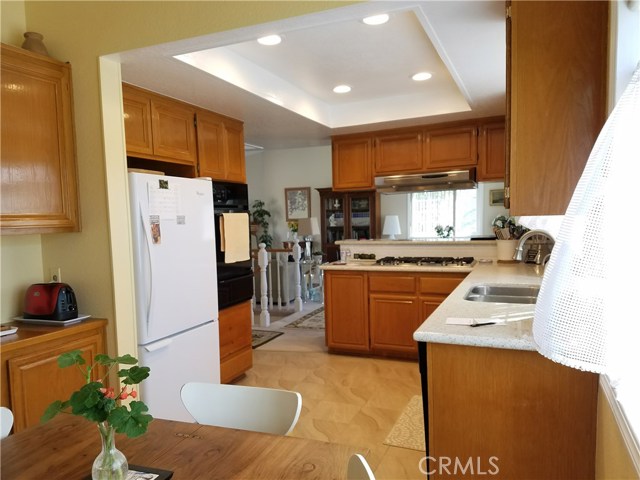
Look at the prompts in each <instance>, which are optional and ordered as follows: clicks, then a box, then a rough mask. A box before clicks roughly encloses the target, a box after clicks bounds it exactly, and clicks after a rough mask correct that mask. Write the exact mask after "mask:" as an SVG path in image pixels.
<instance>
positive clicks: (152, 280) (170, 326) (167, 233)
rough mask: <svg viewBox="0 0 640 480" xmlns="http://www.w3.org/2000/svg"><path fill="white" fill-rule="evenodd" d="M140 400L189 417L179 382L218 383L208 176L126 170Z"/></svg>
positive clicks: (166, 413) (162, 412) (158, 411)
mask: <svg viewBox="0 0 640 480" xmlns="http://www.w3.org/2000/svg"><path fill="white" fill-rule="evenodd" d="M129 199H130V203H131V205H130V206H131V223H132V229H131V230H132V236H133V257H134V258H133V260H134V275H135V299H136V324H137V343H138V361H139V365H142V366H147V367H149V368H150V369H151V373H150V376H149V378H147V379H146V380H145V381H144V382H142V383H141V384H140V396H141V399H142V400H143V401H144V402H145V403H146V404H147V405H148V407H149V413H150V414H151V415H153V416H154V417H157V418H165V419H170V420H181V421H188V422H193V421H194V419H193V417H192V416H191V415H189V413H188V412H187V411H186V409H185V408H184V406H183V405H182V401H181V400H180V388H181V387H182V385H184V384H185V383H186V382H190V381H200V382H212V383H220V354H219V352H220V345H219V343H220V342H219V333H218V288H217V276H216V245H215V228H214V223H213V222H214V212H213V194H212V187H211V181H210V180H205V179H192V178H179V177H168V176H159V175H153V174H145V173H129Z"/></svg>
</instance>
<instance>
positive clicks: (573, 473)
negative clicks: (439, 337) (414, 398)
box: [421, 343, 598, 480]
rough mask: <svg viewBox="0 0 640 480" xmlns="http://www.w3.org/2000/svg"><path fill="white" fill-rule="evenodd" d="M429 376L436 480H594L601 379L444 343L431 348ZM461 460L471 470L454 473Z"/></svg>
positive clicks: (533, 357) (542, 361) (510, 353)
mask: <svg viewBox="0 0 640 480" xmlns="http://www.w3.org/2000/svg"><path fill="white" fill-rule="evenodd" d="M423 367H424V366H423V365H421V370H423ZM426 374H427V397H428V403H427V410H428V415H427V418H428V422H426V423H427V425H428V428H427V431H428V449H427V450H428V458H429V469H428V470H429V471H430V472H431V475H430V478H432V479H439V478H463V477H464V478H496V479H511V478H514V479H515V478H526V479H528V480H536V479H540V480H543V479H544V480H552V479H558V480H561V479H562V480H570V479H576V480H578V479H580V480H582V479H589V478H591V479H593V478H594V476H595V446H596V404H597V394H598V375H596V374H593V373H589V372H583V371H580V370H576V369H573V368H569V367H565V366H563V365H560V364H558V363H554V362H552V361H551V360H548V359H546V358H545V357H543V356H541V355H540V354H539V353H537V352H533V351H524V350H508V349H499V348H488V347H471V346H464V345H450V344H438V343H427V344H426ZM423 381H424V377H423ZM456 459H458V460H459V462H460V464H461V465H462V466H465V465H467V462H468V461H469V459H471V463H472V467H471V469H470V470H467V471H466V473H465V474H464V475H463V474H462V472H461V470H459V469H458V470H457V471H454V465H455V463H456ZM445 465H448V467H447V468H444V466H445Z"/></svg>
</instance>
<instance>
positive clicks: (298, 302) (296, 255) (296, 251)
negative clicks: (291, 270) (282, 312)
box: [293, 242, 303, 312]
mask: <svg viewBox="0 0 640 480" xmlns="http://www.w3.org/2000/svg"><path fill="white" fill-rule="evenodd" d="M301 254H302V248H300V244H299V243H298V242H295V243H294V245H293V259H294V260H295V262H296V269H295V288H296V299H295V300H294V302H293V305H294V308H295V310H296V311H298V312H301V311H302V308H303V304H302V297H301V296H300V294H301V290H300V273H301V272H300V256H301Z"/></svg>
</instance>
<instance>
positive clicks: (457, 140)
mask: <svg viewBox="0 0 640 480" xmlns="http://www.w3.org/2000/svg"><path fill="white" fill-rule="evenodd" d="M477 136H478V135H477V128H476V126H475V125H468V126H463V127H451V128H443V129H441V130H431V131H428V132H427V134H426V140H425V143H424V146H425V165H426V168H427V169H428V170H443V169H446V168H458V167H473V166H475V165H476V164H477V163H478V143H477Z"/></svg>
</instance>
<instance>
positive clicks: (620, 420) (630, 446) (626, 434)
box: [600, 375, 640, 477]
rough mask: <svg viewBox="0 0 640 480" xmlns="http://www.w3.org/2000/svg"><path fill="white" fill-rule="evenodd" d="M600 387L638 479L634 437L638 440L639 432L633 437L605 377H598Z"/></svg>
mask: <svg viewBox="0 0 640 480" xmlns="http://www.w3.org/2000/svg"><path fill="white" fill-rule="evenodd" d="M600 387H601V388H602V391H603V392H604V395H605V397H606V399H607V402H608V403H609V406H610V407H611V412H612V413H613V416H614V418H615V420H616V424H617V425H618V428H619V429H620V434H621V435H622V438H623V440H624V443H625V446H626V447H627V451H628V452H629V457H631V461H632V462H633V466H634V467H635V469H636V473H637V474H638V476H639V477H640V445H639V444H638V440H637V439H636V436H637V437H639V438H640V432H636V435H634V432H633V427H632V426H631V425H630V424H629V422H628V421H627V417H626V415H625V413H624V411H623V410H622V407H621V406H620V403H618V400H616V394H615V392H614V391H613V388H612V387H611V384H610V383H609V378H608V377H607V376H606V375H600Z"/></svg>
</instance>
